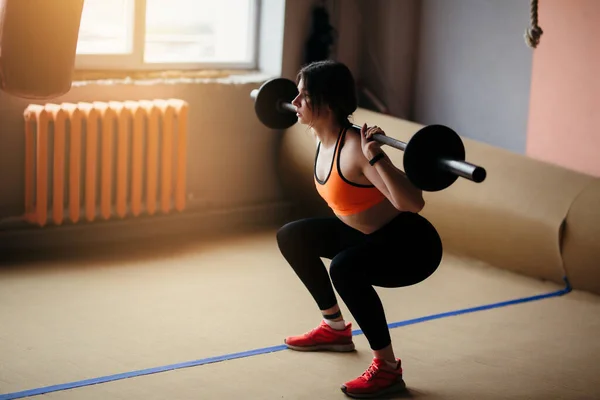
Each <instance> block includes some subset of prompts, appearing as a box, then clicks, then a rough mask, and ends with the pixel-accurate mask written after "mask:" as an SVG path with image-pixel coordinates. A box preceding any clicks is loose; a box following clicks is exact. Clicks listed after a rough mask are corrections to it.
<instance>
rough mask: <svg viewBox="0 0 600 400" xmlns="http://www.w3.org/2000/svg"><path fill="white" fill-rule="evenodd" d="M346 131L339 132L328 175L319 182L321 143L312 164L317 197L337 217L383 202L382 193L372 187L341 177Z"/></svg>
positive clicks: (355, 212)
mask: <svg viewBox="0 0 600 400" xmlns="http://www.w3.org/2000/svg"><path fill="white" fill-rule="evenodd" d="M345 135H346V130H343V131H341V132H340V135H339V136H338V140H337V142H336V144H335V149H334V152H333V160H332V163H331V167H330V170H329V174H328V175H327V176H326V177H325V180H323V181H321V180H320V179H319V178H318V177H317V159H318V157H319V150H320V149H321V143H319V145H318V146H317V152H316V155H315V164H314V167H313V169H314V173H313V174H314V178H315V186H316V187H317V191H318V192H319V195H320V196H321V197H322V198H323V199H324V200H325V201H326V202H327V205H328V206H329V207H330V208H331V209H332V210H333V212H334V213H335V214H337V215H342V216H343V215H352V214H357V213H359V212H361V211H364V210H366V209H368V208H370V207H372V206H374V205H376V204H378V203H380V202H382V201H383V200H385V196H384V195H383V193H381V192H380V191H379V189H377V188H376V187H375V186H374V185H363V184H359V183H354V182H350V181H349V180H348V179H346V178H345V177H344V175H342V170H341V168H340V153H341V148H342V143H343V139H344V137H345Z"/></svg>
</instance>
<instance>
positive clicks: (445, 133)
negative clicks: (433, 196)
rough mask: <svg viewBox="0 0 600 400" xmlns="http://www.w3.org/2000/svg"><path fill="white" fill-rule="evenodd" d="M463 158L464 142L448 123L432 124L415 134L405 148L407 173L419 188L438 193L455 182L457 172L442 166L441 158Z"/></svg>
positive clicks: (405, 170)
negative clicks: (449, 170)
mask: <svg viewBox="0 0 600 400" xmlns="http://www.w3.org/2000/svg"><path fill="white" fill-rule="evenodd" d="M443 158H446V159H452V160H459V161H464V159H465V148H464V144H463V142H462V140H461V138H460V136H458V134H457V133H456V132H454V131H453V130H452V129H450V128H448V127H447V126H443V125H430V126H427V127H425V128H423V129H421V130H419V131H418V132H417V133H415V134H414V135H413V137H412V138H411V139H410V140H409V142H408V144H407V145H406V149H405V150H404V172H406V176H407V177H408V179H410V181H411V182H412V183H413V184H414V185H415V186H417V187H418V188H420V189H422V190H424V191H428V192H436V191H440V190H443V189H446V188H447V187H448V186H450V185H452V184H453V183H454V182H455V181H456V180H457V179H458V175H456V174H454V173H451V172H448V171H446V170H444V169H442V168H441V167H440V164H439V160H440V159H443Z"/></svg>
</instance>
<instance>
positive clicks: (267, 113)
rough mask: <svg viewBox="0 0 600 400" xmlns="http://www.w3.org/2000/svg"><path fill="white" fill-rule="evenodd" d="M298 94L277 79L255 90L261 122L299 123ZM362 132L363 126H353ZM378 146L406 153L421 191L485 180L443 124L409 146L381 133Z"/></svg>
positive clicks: (425, 130) (429, 128)
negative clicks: (296, 100) (461, 180)
mask: <svg viewBox="0 0 600 400" xmlns="http://www.w3.org/2000/svg"><path fill="white" fill-rule="evenodd" d="M297 95H298V89H297V87H296V85H295V84H294V82H293V81H291V80H289V79H286V78H274V79H270V80H268V81H266V82H265V83H263V84H262V85H261V86H260V88H258V89H254V90H252V92H251V93H250V97H252V98H253V99H254V101H255V103H254V110H255V112H256V115H257V117H258V119H259V120H260V121H261V122H262V123H263V124H264V125H266V126H267V127H269V128H272V129H286V128H289V127H290V126H292V125H294V124H295V123H296V122H298V117H297V116H296V107H295V106H294V105H293V104H291V102H292V101H293V100H294V98H295V97H296V96H297ZM352 128H354V129H357V130H358V131H359V132H360V130H361V127H360V126H358V125H355V124H352ZM372 137H373V139H374V140H376V141H377V142H379V143H382V144H386V145H388V146H391V147H394V148H396V149H399V150H402V151H404V172H405V173H406V176H407V177H408V179H409V180H410V181H411V182H412V183H413V185H415V186H416V187H418V188H420V189H421V190H425V191H429V192H435V191H440V190H443V189H446V188H447V187H448V186H450V185H452V184H453V183H454V182H455V181H456V179H458V177H459V176H460V177H463V178H466V179H468V180H471V181H473V182H476V183H480V182H483V181H484V180H485V178H486V171H485V169H484V168H482V167H480V166H477V165H474V164H471V163H468V162H466V161H464V160H465V147H464V144H463V142H462V140H461V138H460V136H459V135H458V134H457V133H456V132H454V131H453V130H452V129H450V128H449V127H447V126H444V125H429V126H426V127H424V128H422V129H420V130H419V131H417V132H416V133H415V134H414V135H413V136H412V138H411V139H410V140H409V141H408V143H404V142H402V141H399V140H396V139H393V138H391V137H389V136H386V135H382V134H375V135H373V136H372Z"/></svg>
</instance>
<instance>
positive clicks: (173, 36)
mask: <svg viewBox="0 0 600 400" xmlns="http://www.w3.org/2000/svg"><path fill="white" fill-rule="evenodd" d="M254 5H255V0H219V1H215V0H147V2H146V47H145V51H144V60H145V61H146V62H161V63H168V62H180V63H188V62H234V63H235V62H244V63H246V62H250V61H252V59H253V53H254V47H253V44H254V36H255V34H254V27H255V20H254V15H255V12H256V11H255V9H254Z"/></svg>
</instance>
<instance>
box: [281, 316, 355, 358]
mask: <svg viewBox="0 0 600 400" xmlns="http://www.w3.org/2000/svg"><path fill="white" fill-rule="evenodd" d="M351 328H352V324H351V323H347V324H346V327H345V328H344V330H337V329H333V328H332V327H330V326H329V325H327V322H325V321H321V324H319V326H318V327H316V328H314V329H312V330H310V331H309V332H307V333H305V334H303V335H300V336H290V337H287V338H285V340H284V343H285V344H286V345H287V347H288V348H290V349H292V350H298V351H318V350H329V351H353V350H354V342H353V341H352V329H351Z"/></svg>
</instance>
